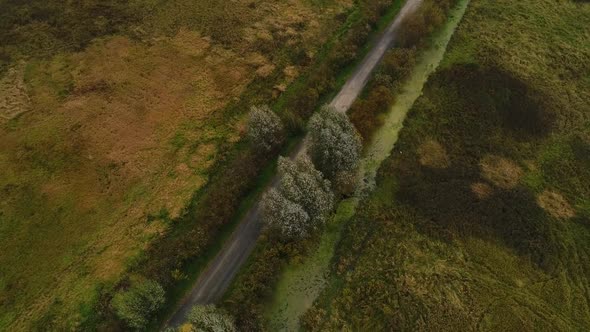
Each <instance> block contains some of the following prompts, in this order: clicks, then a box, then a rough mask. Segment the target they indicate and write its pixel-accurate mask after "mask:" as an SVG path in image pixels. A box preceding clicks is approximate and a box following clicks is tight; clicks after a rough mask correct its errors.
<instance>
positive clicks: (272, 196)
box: [262, 157, 334, 238]
mask: <svg viewBox="0 0 590 332" xmlns="http://www.w3.org/2000/svg"><path fill="white" fill-rule="evenodd" d="M279 176H280V183H279V186H278V189H272V190H270V191H269V192H268V193H267V194H266V195H265V196H264V198H263V201H262V208H263V217H264V220H265V222H266V223H267V224H269V225H271V226H276V227H278V228H279V229H280V230H281V233H282V234H283V235H285V236H286V237H289V238H293V237H304V236H305V235H307V234H308V233H309V231H310V230H311V229H313V228H315V227H317V226H318V225H320V224H322V223H323V222H325V219H326V217H327V216H328V213H329V212H330V211H331V210H332V208H333V206H334V194H333V193H332V190H331V188H330V181H328V180H326V179H324V177H323V175H322V173H321V172H319V171H318V170H317V169H315V167H314V166H313V163H312V162H311V161H310V160H309V158H308V157H302V158H298V159H297V160H295V161H291V160H289V159H287V158H283V157H280V158H279Z"/></svg>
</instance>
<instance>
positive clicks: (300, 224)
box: [262, 189, 309, 238]
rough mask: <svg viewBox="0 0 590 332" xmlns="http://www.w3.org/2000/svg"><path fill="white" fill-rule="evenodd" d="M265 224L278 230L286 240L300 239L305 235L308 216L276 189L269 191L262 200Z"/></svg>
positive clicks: (301, 208) (299, 206)
mask: <svg viewBox="0 0 590 332" xmlns="http://www.w3.org/2000/svg"><path fill="white" fill-rule="evenodd" d="M262 211H263V214H264V216H265V221H266V223H267V224H268V225H269V226H271V227H273V228H277V229H279V231H280V232H281V233H282V235H284V236H285V237H287V238H301V237H304V236H305V234H306V233H307V229H308V225H309V215H308V214H307V212H305V210H304V209H303V207H301V205H299V204H297V203H294V202H292V201H290V200H288V199H287V198H286V197H285V196H284V195H283V194H281V193H280V192H279V191H277V190H276V189H271V190H270V191H269V192H268V193H267V194H266V195H265V196H264V198H263V200H262Z"/></svg>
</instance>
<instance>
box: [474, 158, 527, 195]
mask: <svg viewBox="0 0 590 332" xmlns="http://www.w3.org/2000/svg"><path fill="white" fill-rule="evenodd" d="M479 166H480V169H481V173H482V176H483V177H484V178H485V179H487V180H488V181H490V182H491V183H493V184H494V185H496V186H498V187H500V188H502V189H511V188H514V187H516V185H517V184H518V181H519V180H520V178H521V177H522V175H523V171H522V168H520V166H518V165H517V164H516V163H514V162H513V161H511V160H508V159H506V158H503V157H500V156H494V155H487V156H485V157H483V158H482V160H481V161H480V163H479Z"/></svg>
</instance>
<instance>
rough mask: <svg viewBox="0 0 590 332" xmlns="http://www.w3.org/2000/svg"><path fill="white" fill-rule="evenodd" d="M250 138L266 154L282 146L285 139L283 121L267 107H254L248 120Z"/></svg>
mask: <svg viewBox="0 0 590 332" xmlns="http://www.w3.org/2000/svg"><path fill="white" fill-rule="evenodd" d="M248 138H249V139H250V142H251V143H252V144H253V145H254V147H256V148H260V149H262V150H263V151H265V152H268V151H271V150H272V149H273V148H275V147H277V146H278V145H280V144H281V143H282V141H283V139H284V126H283V123H282V122H281V119H280V118H279V117H278V116H277V115H276V114H275V113H274V112H273V111H272V110H271V109H270V108H269V107H268V106H266V105H264V106H252V108H251V109H250V114H249V119H248Z"/></svg>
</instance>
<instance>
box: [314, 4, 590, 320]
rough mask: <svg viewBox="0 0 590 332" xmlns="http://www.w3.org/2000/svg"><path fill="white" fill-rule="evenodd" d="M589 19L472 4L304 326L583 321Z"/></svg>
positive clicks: (588, 223) (561, 8)
mask: <svg viewBox="0 0 590 332" xmlns="http://www.w3.org/2000/svg"><path fill="white" fill-rule="evenodd" d="M589 25H590V7H589V6H588V5H587V4H584V3H582V2H574V1H560V2H555V1H549V0H542V1H533V0H525V1H509V0H500V1H491V2H490V1H483V0H472V1H471V2H470V5H469V7H468V9H467V12H466V14H465V16H464V18H463V21H462V23H461V25H460V27H459V29H458V30H457V32H456V34H455V37H454V39H453V40H452V41H451V44H450V46H449V50H448V52H447V55H446V57H445V59H444V60H443V62H442V64H441V66H440V67H439V69H438V71H437V72H436V73H435V74H434V75H433V76H432V77H431V78H430V79H429V82H428V83H427V85H426V87H425V90H424V93H423V95H422V96H421V97H420V98H419V99H418V101H417V103H416V104H415V105H414V107H413V108H412V110H411V111H410V113H409V115H408V118H407V120H406V122H405V123H404V128H403V129H402V131H401V133H400V138H399V140H398V143H397V145H396V148H395V149H394V150H393V151H392V155H391V157H390V158H389V159H388V160H387V161H386V162H385V163H384V164H383V166H382V167H381V169H380V172H379V176H378V182H377V183H378V187H377V189H376V191H375V193H374V194H372V195H371V196H370V197H369V198H367V199H366V200H365V201H364V202H363V203H361V206H360V207H359V208H358V211H359V212H358V213H357V215H356V216H355V217H354V218H353V221H352V222H351V223H349V224H348V225H347V226H345V230H344V235H343V237H342V240H341V242H340V244H339V246H338V249H337V258H336V260H335V261H334V265H333V269H332V279H331V283H330V285H329V286H328V287H327V289H326V290H325V291H324V292H323V294H322V295H321V296H320V298H319V299H318V301H317V302H316V303H315V306H314V308H313V309H312V310H310V311H309V312H308V313H307V314H306V315H305V317H304V319H303V325H304V327H305V328H307V329H310V330H328V331H332V330H391V329H393V330H425V331H431V330H447V331H457V330H485V331H489V330H497V331H518V330H552V331H581V330H587V329H588V328H590V294H589V292H588V290H589V289H590V270H589V268H590V210H589V208H588V206H589V202H590V187H589V186H588V184H589V183H590V158H589V157H588V156H589V155H590V154H589V152H590V139H589V137H590V106H589V105H590V81H588V77H590V44H589V43H588V26H589Z"/></svg>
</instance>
